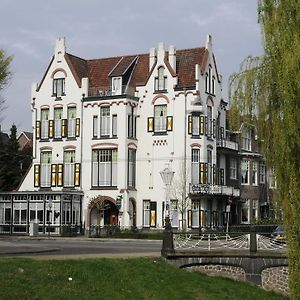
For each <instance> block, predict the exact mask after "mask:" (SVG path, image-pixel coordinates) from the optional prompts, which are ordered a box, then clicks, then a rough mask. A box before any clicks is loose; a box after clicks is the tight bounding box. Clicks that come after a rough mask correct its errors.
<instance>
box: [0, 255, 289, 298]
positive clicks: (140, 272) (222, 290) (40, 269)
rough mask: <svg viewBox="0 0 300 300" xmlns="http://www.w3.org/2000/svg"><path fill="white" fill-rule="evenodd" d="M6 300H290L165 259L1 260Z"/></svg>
mask: <svg viewBox="0 0 300 300" xmlns="http://www.w3.org/2000/svg"><path fill="white" fill-rule="evenodd" d="M0 282H1V289H0V299H9V300H11V299H13V300H15V299H22V300H25V299H30V300H33V299H72V300H75V299H184V300H185V299H218V300H219V299H230V300H234V299H237V300H240V299H243V300H246V299H249V300H250V299H251V300H253V299H261V300H268V299H286V298H284V297H283V296H280V295H278V294H275V293H269V292H265V291H264V290H262V289H260V288H258V287H255V286H250V285H248V284H245V283H241V282H235V281H233V280H230V279H225V278H213V277H208V276H205V275H202V274H199V273H190V272H187V271H184V270H180V269H176V268H175V267H173V266H170V265H168V264H167V263H166V262H164V261H163V260H162V259H154V258H133V259H82V260H48V261H46V260H41V261H39V260H32V259H21V258H12V259H0Z"/></svg>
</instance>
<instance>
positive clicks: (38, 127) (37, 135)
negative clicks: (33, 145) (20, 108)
mask: <svg viewBox="0 0 300 300" xmlns="http://www.w3.org/2000/svg"><path fill="white" fill-rule="evenodd" d="M35 138H36V139H40V138H41V121H36V122H35Z"/></svg>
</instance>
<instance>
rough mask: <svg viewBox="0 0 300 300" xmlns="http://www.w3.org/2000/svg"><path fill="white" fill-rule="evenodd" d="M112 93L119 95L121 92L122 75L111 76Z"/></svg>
mask: <svg viewBox="0 0 300 300" xmlns="http://www.w3.org/2000/svg"><path fill="white" fill-rule="evenodd" d="M111 90H112V95H121V94H122V77H113V78H112V87H111Z"/></svg>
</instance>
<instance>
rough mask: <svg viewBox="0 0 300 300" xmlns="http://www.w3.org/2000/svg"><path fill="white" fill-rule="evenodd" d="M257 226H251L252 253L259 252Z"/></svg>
mask: <svg viewBox="0 0 300 300" xmlns="http://www.w3.org/2000/svg"><path fill="white" fill-rule="evenodd" d="M255 229H256V228H255V226H253V225H251V226H250V253H253V254H254V253H256V252H257V239H256V230H255Z"/></svg>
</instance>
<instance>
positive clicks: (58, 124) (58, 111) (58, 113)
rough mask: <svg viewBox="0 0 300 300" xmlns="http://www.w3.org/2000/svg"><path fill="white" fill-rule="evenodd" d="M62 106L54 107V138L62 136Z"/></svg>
mask: <svg viewBox="0 0 300 300" xmlns="http://www.w3.org/2000/svg"><path fill="white" fill-rule="evenodd" d="M62 113H63V109H62V108H54V138H55V139H60V138H61V137H62V134H61V128H62Z"/></svg>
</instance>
